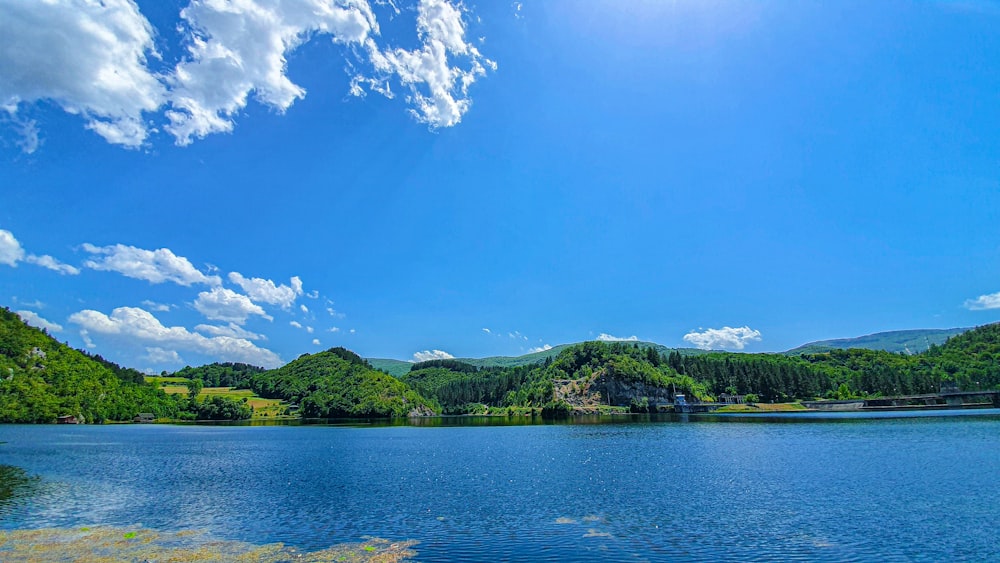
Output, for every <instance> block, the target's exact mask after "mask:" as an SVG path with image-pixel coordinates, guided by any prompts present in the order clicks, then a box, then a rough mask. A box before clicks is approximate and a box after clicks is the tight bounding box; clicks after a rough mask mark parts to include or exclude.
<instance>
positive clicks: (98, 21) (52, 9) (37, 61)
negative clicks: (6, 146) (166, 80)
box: [0, 0, 165, 150]
mask: <svg viewBox="0 0 1000 563" xmlns="http://www.w3.org/2000/svg"><path fill="white" fill-rule="evenodd" d="M0 37H2V38H3V40H2V41H3V43H4V45H5V47H4V48H3V49H0V107H4V108H6V109H7V110H8V112H10V113H12V114H13V113H15V112H16V111H17V108H18V106H23V105H26V104H33V103H35V102H39V101H52V102H54V103H55V104H57V105H59V106H60V107H61V108H62V109H63V110H65V111H67V112H68V113H71V114H76V115H80V116H81V117H82V118H83V120H84V121H85V123H86V127H87V128H88V129H90V130H92V131H94V132H95V133H97V134H98V135H100V136H102V137H104V138H105V139H106V140H107V141H108V142H110V143H116V144H120V145H124V146H127V147H138V146H140V145H141V144H142V143H143V141H144V140H145V139H146V136H147V129H146V125H145V124H144V122H143V115H142V114H143V112H150V111H155V110H156V109H157V108H159V107H160V105H161V104H162V103H163V100H164V96H165V90H164V87H163V84H162V83H160V81H159V80H158V79H157V78H156V76H154V75H153V73H152V72H150V70H149V68H148V67H147V66H146V61H147V56H150V55H151V56H154V57H156V56H158V55H157V54H156V52H155V50H154V46H153V28H152V26H150V24H149V22H148V21H146V18H144V17H143V16H142V15H141V14H140V13H139V8H138V6H136V4H135V3H134V2H133V1H132V0H102V1H100V2H97V1H94V0H63V1H44V2H38V1H35V2H19V1H12V2H0ZM29 132H30V131H29ZM36 139H37V132H36ZM36 146H37V145H36ZM27 148H30V143H29V146H28V147H26V148H25V150H27Z"/></svg>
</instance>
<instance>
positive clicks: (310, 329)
mask: <svg viewBox="0 0 1000 563" xmlns="http://www.w3.org/2000/svg"><path fill="white" fill-rule="evenodd" d="M306 332H308V333H309V334H312V333H313V327H311V326H307V327H306Z"/></svg>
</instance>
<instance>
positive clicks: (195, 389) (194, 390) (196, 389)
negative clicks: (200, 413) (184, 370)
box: [187, 379, 205, 401]
mask: <svg viewBox="0 0 1000 563" xmlns="http://www.w3.org/2000/svg"><path fill="white" fill-rule="evenodd" d="M204 387H205V382H204V381H202V380H200V379H189V380H188V381H187V388H188V399H191V400H192V401H193V400H194V399H195V398H196V397H197V396H198V393H201V390H202V389H203V388H204Z"/></svg>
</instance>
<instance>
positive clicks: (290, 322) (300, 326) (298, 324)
mask: <svg viewBox="0 0 1000 563" xmlns="http://www.w3.org/2000/svg"><path fill="white" fill-rule="evenodd" d="M288 324H290V325H292V326H294V327H295V328H302V323H300V322H299V321H289V322H288Z"/></svg>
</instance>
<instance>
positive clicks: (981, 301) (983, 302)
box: [965, 292, 1000, 311]
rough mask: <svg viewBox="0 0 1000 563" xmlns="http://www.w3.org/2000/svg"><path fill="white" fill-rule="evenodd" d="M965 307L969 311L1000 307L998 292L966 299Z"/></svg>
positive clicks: (999, 293)
mask: <svg viewBox="0 0 1000 563" xmlns="http://www.w3.org/2000/svg"><path fill="white" fill-rule="evenodd" d="M965 308H966V309H969V310H970V311H985V310H987V309H1000V292H997V293H990V294H988V295H980V296H979V297H977V298H975V299H966V300H965Z"/></svg>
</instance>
